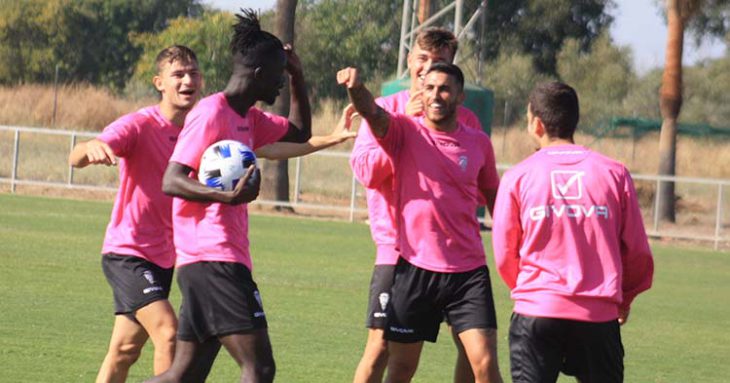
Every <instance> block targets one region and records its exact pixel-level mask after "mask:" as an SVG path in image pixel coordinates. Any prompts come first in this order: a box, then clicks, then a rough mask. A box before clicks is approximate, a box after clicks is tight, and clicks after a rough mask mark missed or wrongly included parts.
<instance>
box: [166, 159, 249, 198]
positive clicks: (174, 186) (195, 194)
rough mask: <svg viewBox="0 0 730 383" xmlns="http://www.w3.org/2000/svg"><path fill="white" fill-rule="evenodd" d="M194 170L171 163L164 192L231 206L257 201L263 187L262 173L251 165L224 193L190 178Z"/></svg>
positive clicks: (168, 167) (167, 171)
mask: <svg viewBox="0 0 730 383" xmlns="http://www.w3.org/2000/svg"><path fill="white" fill-rule="evenodd" d="M192 170H193V169H192V168H190V167H188V166H185V165H183V164H181V163H178V162H174V161H173V162H170V164H169V165H168V166H167V169H166V170H165V175H164V176H163V177H162V191H163V192H164V193H165V194H167V195H170V196H173V197H180V198H184V199H186V200H190V201H198V202H220V203H225V204H229V205H239V204H242V203H248V202H251V201H253V200H255V199H256V197H258V195H259V188H260V186H261V176H260V171H259V169H257V168H256V167H255V166H254V165H251V166H250V167H249V168H248V169H247V171H246V174H245V175H244V176H243V178H241V180H240V181H239V182H238V183H237V184H236V187H235V188H234V189H233V190H231V191H222V190H218V189H214V188H211V187H208V186H205V185H203V184H201V183H200V182H198V181H196V180H194V179H192V178H190V177H188V174H190V172H191V171H192Z"/></svg>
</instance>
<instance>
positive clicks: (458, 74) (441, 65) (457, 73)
mask: <svg viewBox="0 0 730 383" xmlns="http://www.w3.org/2000/svg"><path fill="white" fill-rule="evenodd" d="M431 72H440V73H445V74H447V75H449V76H451V77H453V78H454V80H456V83H457V84H458V85H459V89H460V90H462V91H463V90H464V73H463V72H462V71H461V69H459V67H458V66H456V65H454V64H449V63H445V62H436V63H433V64H431V66H430V67H429V68H428V71H427V72H426V75H428V74H429V73H431Z"/></svg>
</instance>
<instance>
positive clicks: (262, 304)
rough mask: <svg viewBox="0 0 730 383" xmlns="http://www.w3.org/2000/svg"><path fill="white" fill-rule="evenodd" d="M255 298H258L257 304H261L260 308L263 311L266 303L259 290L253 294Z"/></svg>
mask: <svg viewBox="0 0 730 383" xmlns="http://www.w3.org/2000/svg"><path fill="white" fill-rule="evenodd" d="M253 297H254V298H256V302H258V303H259V307H261V308H262V309H263V308H264V303H263V302H262V301H261V294H259V291H258V290H256V291H254V292H253Z"/></svg>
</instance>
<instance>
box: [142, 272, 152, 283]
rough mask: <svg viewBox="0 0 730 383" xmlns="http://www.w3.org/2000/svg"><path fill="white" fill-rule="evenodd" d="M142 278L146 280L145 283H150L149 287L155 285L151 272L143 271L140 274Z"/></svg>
mask: <svg viewBox="0 0 730 383" xmlns="http://www.w3.org/2000/svg"><path fill="white" fill-rule="evenodd" d="M142 276H143V277H144V279H146V280H147V282H149V283H150V284H151V285H154V284H155V274H153V273H152V272H151V271H149V270H145V271H144V272H143V273H142Z"/></svg>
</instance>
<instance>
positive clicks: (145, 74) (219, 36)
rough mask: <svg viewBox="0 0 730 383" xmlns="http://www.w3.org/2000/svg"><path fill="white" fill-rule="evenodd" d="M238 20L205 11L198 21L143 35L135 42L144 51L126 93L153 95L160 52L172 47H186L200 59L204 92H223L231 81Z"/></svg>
mask: <svg viewBox="0 0 730 383" xmlns="http://www.w3.org/2000/svg"><path fill="white" fill-rule="evenodd" d="M234 22H235V20H234V18H233V15H232V14H230V13H228V12H214V11H206V12H204V13H203V14H202V15H201V17H199V18H189V17H178V18H177V19H174V20H171V21H170V25H169V26H168V27H167V28H166V29H165V30H163V31H162V32H160V33H144V34H140V35H137V36H135V37H134V38H133V39H132V42H133V43H134V45H135V46H136V47H139V48H141V49H142V50H143V53H142V55H141V56H140V58H139V61H137V64H136V66H135V70H134V75H133V76H132V78H131V80H130V82H129V83H128V84H127V87H126V91H127V93H132V94H138V93H143V94H152V93H155V91H154V89H153V88H152V87H150V79H151V78H152V77H153V76H154V75H155V74H157V68H156V67H155V59H156V58H157V54H158V53H159V52H160V50H161V49H163V48H165V47H168V46H170V45H173V44H179V45H185V46H187V47H188V48H190V49H192V50H193V52H195V54H196V56H197V57H198V64H199V65H200V69H201V72H202V73H203V79H204V81H205V92H204V93H213V92H217V91H220V90H221V89H223V88H224V87H225V85H226V83H227V82H228V79H229V78H230V77H231V51H230V41H231V35H232V29H231V26H232V25H233V24H234Z"/></svg>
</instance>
